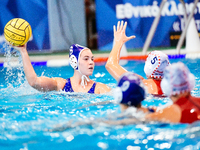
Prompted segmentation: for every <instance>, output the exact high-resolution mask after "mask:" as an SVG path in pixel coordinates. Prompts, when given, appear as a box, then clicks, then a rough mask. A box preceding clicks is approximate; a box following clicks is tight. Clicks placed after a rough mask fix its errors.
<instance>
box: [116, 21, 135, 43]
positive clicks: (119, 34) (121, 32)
mask: <svg viewBox="0 0 200 150" xmlns="http://www.w3.org/2000/svg"><path fill="white" fill-rule="evenodd" d="M126 26H127V22H125V23H124V21H121V23H120V21H118V23H117V29H116V26H115V25H114V26H113V30H114V40H115V42H120V41H121V42H123V43H125V42H127V41H129V40H130V39H133V38H135V36H134V35H132V36H129V37H127V36H126V33H125V31H126Z"/></svg>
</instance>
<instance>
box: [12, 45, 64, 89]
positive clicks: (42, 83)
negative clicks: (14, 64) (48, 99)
mask: <svg viewBox="0 0 200 150" xmlns="http://www.w3.org/2000/svg"><path fill="white" fill-rule="evenodd" d="M14 48H15V49H16V50H18V51H20V54H21V57H22V60H23V67H24V72H25V75H26V78H27V81H28V83H29V84H30V86H32V87H33V88H35V89H37V90H39V91H43V92H46V91H53V90H59V89H62V88H63V86H64V84H65V80H64V79H62V78H49V77H44V76H43V77H37V75H36V73H35V70H34V69H33V66H32V64H31V61H30V58H29V55H28V52H27V49H26V44H25V45H23V46H21V47H14Z"/></svg>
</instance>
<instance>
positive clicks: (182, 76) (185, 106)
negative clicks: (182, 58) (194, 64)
mask: <svg viewBox="0 0 200 150" xmlns="http://www.w3.org/2000/svg"><path fill="white" fill-rule="evenodd" d="M194 86H195V77H194V75H193V74H191V73H190V71H189V69H188V68H187V67H186V66H185V65H184V64H183V63H182V62H178V63H174V64H172V65H170V66H168V67H167V68H166V70H165V72H164V78H163V80H162V82H161V87H162V90H163V92H164V93H165V94H166V95H167V96H169V97H170V99H171V100H172V102H173V104H172V105H170V106H168V107H166V108H164V109H160V110H159V109H158V110H157V111H156V112H155V113H152V114H149V115H147V118H150V119H153V120H160V121H168V122H174V123H179V122H180V123H192V122H194V121H197V120H200V98H197V97H194V96H192V95H191V91H192V89H193V88H194Z"/></svg>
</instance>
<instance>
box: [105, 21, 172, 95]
mask: <svg viewBox="0 0 200 150" xmlns="http://www.w3.org/2000/svg"><path fill="white" fill-rule="evenodd" d="M126 26H127V22H125V24H124V22H123V21H121V23H120V22H118V24H117V29H116V27H115V26H114V40H115V44H114V47H113V49H112V51H111V53H110V56H109V58H108V60H107V63H106V69H107V70H108V72H109V73H110V74H111V75H112V76H113V77H114V78H115V79H116V80H118V79H119V77H120V76H121V75H122V74H123V73H125V72H128V71H127V70H126V69H125V68H123V67H122V66H120V65H119V60H120V51H121V48H122V46H123V44H124V43H125V42H127V41H129V40H130V39H133V38H135V36H130V37H127V36H126V34H125V31H126ZM168 65H169V60H168V56H167V55H166V54H164V53H162V52H160V51H153V52H151V53H150V54H149V55H148V57H147V59H146V62H145V67H144V72H145V73H146V76H147V79H144V78H143V77H142V76H140V75H138V76H139V77H140V78H141V79H142V80H143V82H144V84H145V85H146V86H147V90H148V93H150V94H155V95H162V94H163V92H162V90H161V87H160V82H161V80H162V78H163V70H164V69H165V67H166V66H168Z"/></svg>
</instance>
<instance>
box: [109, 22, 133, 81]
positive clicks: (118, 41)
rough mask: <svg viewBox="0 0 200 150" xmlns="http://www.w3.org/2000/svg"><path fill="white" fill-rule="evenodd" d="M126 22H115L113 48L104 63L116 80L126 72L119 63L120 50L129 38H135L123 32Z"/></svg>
mask: <svg viewBox="0 0 200 150" xmlns="http://www.w3.org/2000/svg"><path fill="white" fill-rule="evenodd" d="M126 26H127V22H125V23H124V22H123V21H121V23H120V21H119V22H118V24H117V29H116V27H115V25H114V26H113V31H114V46H113V49H112V51H111V53H110V55H109V57H108V61H107V63H106V69H107V71H108V72H109V73H110V74H111V75H112V76H113V77H114V78H115V79H116V80H118V79H119V77H120V76H121V75H122V74H123V73H125V72H127V70H126V69H124V68H123V67H122V66H120V65H119V60H120V52H121V48H122V46H123V44H124V43H125V42H127V41H129V40H130V39H133V38H135V36H130V37H127V36H126V34H125V31H126Z"/></svg>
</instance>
